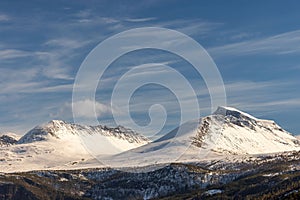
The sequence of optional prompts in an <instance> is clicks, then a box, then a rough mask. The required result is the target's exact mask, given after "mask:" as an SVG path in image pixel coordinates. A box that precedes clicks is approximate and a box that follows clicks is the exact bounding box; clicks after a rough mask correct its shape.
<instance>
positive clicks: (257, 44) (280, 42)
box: [208, 30, 300, 56]
mask: <svg viewBox="0 0 300 200" xmlns="http://www.w3.org/2000/svg"><path fill="white" fill-rule="evenodd" d="M208 51H209V52H210V53H211V54H212V55H214V56H228V55H236V56H240V55H254V54H267V55H283V54H299V53H300V30H295V31H290V32H286V33H282V34H278V35H273V36H269V37H264V38H260V39H255V40H248V41H243V42H238V43H232V44H227V45H223V46H219V47H214V48H210V49H208Z"/></svg>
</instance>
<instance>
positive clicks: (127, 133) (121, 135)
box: [18, 120, 150, 144]
mask: <svg viewBox="0 0 300 200" xmlns="http://www.w3.org/2000/svg"><path fill="white" fill-rule="evenodd" d="M97 134H98V135H102V136H106V137H113V138H118V139H121V140H126V141H127V142H129V143H148V142H150V141H149V140H148V139H147V138H146V137H144V136H142V135H140V134H138V133H136V132H134V131H133V130H131V129H128V128H125V127H122V126H118V127H115V128H110V127H107V126H101V125H99V126H85V125H79V124H72V123H68V122H65V121H62V120H52V121H50V122H48V123H46V124H44V125H40V126H36V127H35V128H33V129H32V130H30V131H29V132H28V133H26V134H25V135H24V136H23V137H22V138H21V139H20V140H19V141H18V143H19V144H23V143H31V142H36V141H43V140H49V139H62V138H64V139H68V138H70V137H73V136H89V135H97Z"/></svg>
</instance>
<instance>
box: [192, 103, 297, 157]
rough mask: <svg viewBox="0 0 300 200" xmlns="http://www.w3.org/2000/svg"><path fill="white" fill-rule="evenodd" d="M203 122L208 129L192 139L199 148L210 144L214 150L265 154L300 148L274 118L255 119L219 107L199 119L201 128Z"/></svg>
mask: <svg viewBox="0 0 300 200" xmlns="http://www.w3.org/2000/svg"><path fill="white" fill-rule="evenodd" d="M216 121H217V122H218V123H216ZM220 122H221V123H220ZM205 124H208V128H206V130H204V131H203V130H200V131H199V132H198V133H197V136H196V137H195V138H194V142H195V143H197V144H196V146H198V147H203V148H206V147H207V146H209V147H210V148H211V147H212V150H213V151H216V152H220V153H231V154H264V153H275V152H284V151H293V150H299V149H300V145H299V144H300V143H299V141H298V139H297V138H295V137H294V136H292V135H291V134H290V133H288V132H287V131H285V130H283V129H282V128H281V127H280V126H279V125H277V124H276V123H275V122H274V121H272V120H262V119H257V118H255V117H253V116H251V115H249V114H247V113H244V112H242V111H239V110H237V109H234V108H230V107H219V108H218V109H217V111H216V112H215V113H214V114H213V115H212V116H210V117H206V118H203V119H202V126H200V128H202V129H203V126H204V125H205ZM212 129H218V130H219V132H216V131H211V130H212ZM203 135H205V136H204V137H203Z"/></svg>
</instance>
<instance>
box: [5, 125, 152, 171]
mask: <svg viewBox="0 0 300 200" xmlns="http://www.w3.org/2000/svg"><path fill="white" fill-rule="evenodd" d="M148 142H149V140H148V139H147V138H145V137H143V136H141V135H139V134H137V133H135V132H133V131H132V130H130V129H126V128H124V127H121V126H119V127H116V128H108V127H105V126H82V125H77V124H69V123H66V122H64V121H58V120H53V121H51V122H49V123H47V124H45V125H42V126H37V127H35V128H34V129H32V130H31V131H29V132H28V133H26V134H25V135H24V136H23V137H21V138H20V139H19V141H18V142H17V144H14V145H6V146H1V147H0V171H27V170H34V169H50V168H55V169H68V168H72V167H75V166H76V165H79V164H81V165H82V164H83V165H84V164H86V162H88V161H89V160H91V159H93V155H94V154H103V155H111V154H117V153H120V152H123V151H127V150H129V149H132V148H136V147H139V146H141V145H144V144H147V143H148ZM87 147H88V148H87ZM93 150H95V152H92V151H93ZM94 162H95V163H97V161H94ZM98 164H99V163H98ZM99 165H100V164H99Z"/></svg>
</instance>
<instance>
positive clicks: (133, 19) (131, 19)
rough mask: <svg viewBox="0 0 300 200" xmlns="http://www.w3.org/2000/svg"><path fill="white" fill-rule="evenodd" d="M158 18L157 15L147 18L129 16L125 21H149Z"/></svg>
mask: <svg viewBox="0 0 300 200" xmlns="http://www.w3.org/2000/svg"><path fill="white" fill-rule="evenodd" d="M156 19H157V18H155V17H147V18H127V19H125V21H127V22H149V21H153V20H156Z"/></svg>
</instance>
